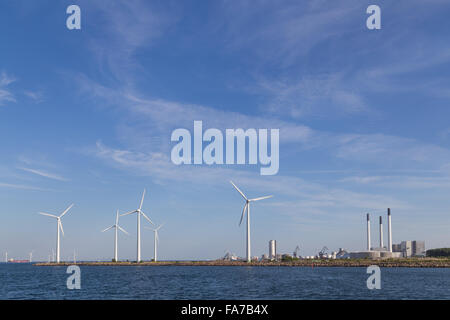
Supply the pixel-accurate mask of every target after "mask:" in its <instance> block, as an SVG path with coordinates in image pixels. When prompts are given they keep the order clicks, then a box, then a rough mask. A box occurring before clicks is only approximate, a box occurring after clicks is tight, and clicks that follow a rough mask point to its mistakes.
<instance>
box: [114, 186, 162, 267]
mask: <svg viewBox="0 0 450 320" xmlns="http://www.w3.org/2000/svg"><path fill="white" fill-rule="evenodd" d="M144 196H145V189H144V193H142V199H141V204H140V205H139V208H138V209H136V210H133V211H130V212H127V213H124V214H121V216H126V215H129V214H132V213H137V253H136V262H141V215H142V216H144V218H145V219H147V220H148V221H149V222H150V223H151V224H153V225H155V224H154V223H153V222H152V220H150V218H149V217H147V215H146V214H145V213H144V211H142V203H143V202H144Z"/></svg>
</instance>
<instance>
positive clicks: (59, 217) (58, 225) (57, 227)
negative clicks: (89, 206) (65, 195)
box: [39, 203, 73, 263]
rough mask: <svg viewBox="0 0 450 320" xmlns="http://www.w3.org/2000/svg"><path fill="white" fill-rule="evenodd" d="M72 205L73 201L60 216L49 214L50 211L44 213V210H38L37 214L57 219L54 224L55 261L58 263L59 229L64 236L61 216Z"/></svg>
mask: <svg viewBox="0 0 450 320" xmlns="http://www.w3.org/2000/svg"><path fill="white" fill-rule="evenodd" d="M72 207H73V203H72V204H71V205H70V206H69V207H68V208H67V209H66V210H64V212H63V213H61V215H60V216H55V215H53V214H50V213H45V212H39V214H42V215H44V216H49V217H52V218H55V219H56V220H57V224H56V263H59V260H60V259H59V257H60V255H59V252H60V250H59V238H60V236H59V231H60V230H61V232H62V234H63V236H64V229H63V226H62V223H61V218H62V217H63V216H64V215H65V214H66V213H67V212H68V211H69V210H70V209H71V208H72Z"/></svg>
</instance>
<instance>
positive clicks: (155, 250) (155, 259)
mask: <svg viewBox="0 0 450 320" xmlns="http://www.w3.org/2000/svg"><path fill="white" fill-rule="evenodd" d="M163 225H164V223H163V224H162V225H160V226H159V227H158V228H156V229H153V228H146V229H149V230H152V231H153V232H154V233H155V239H154V254H153V261H155V262H156V261H158V256H157V242H159V237H158V230H159V229H161V227H162V226H163Z"/></svg>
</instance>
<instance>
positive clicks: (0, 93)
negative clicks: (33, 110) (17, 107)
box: [0, 71, 16, 106]
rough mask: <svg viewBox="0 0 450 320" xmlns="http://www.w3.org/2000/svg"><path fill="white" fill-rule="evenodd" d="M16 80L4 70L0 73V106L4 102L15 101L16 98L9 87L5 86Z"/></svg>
mask: <svg viewBox="0 0 450 320" xmlns="http://www.w3.org/2000/svg"><path fill="white" fill-rule="evenodd" d="M14 81H16V79H15V78H14V77H11V76H9V75H8V74H6V72H4V71H3V72H2V73H1V74H0V106H1V105H4V104H5V103H6V102H16V98H15V97H14V94H13V93H12V91H11V90H10V89H8V88H7V87H8V86H9V85H10V84H11V83H13V82H14Z"/></svg>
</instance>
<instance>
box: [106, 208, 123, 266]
mask: <svg viewBox="0 0 450 320" xmlns="http://www.w3.org/2000/svg"><path fill="white" fill-rule="evenodd" d="M113 228H114V232H115V234H114V261H115V262H117V261H119V260H118V259H117V238H118V236H117V233H118V230H120V231H122V232H123V233H125V234H129V233H128V232H126V231H125V230H124V229H123V228H122V227H121V226H119V210H117V212H116V223H115V224H113V225H112V226H111V227H109V228H106V229H105V230H103V231H102V232H105V231H108V230H110V229H113Z"/></svg>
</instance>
